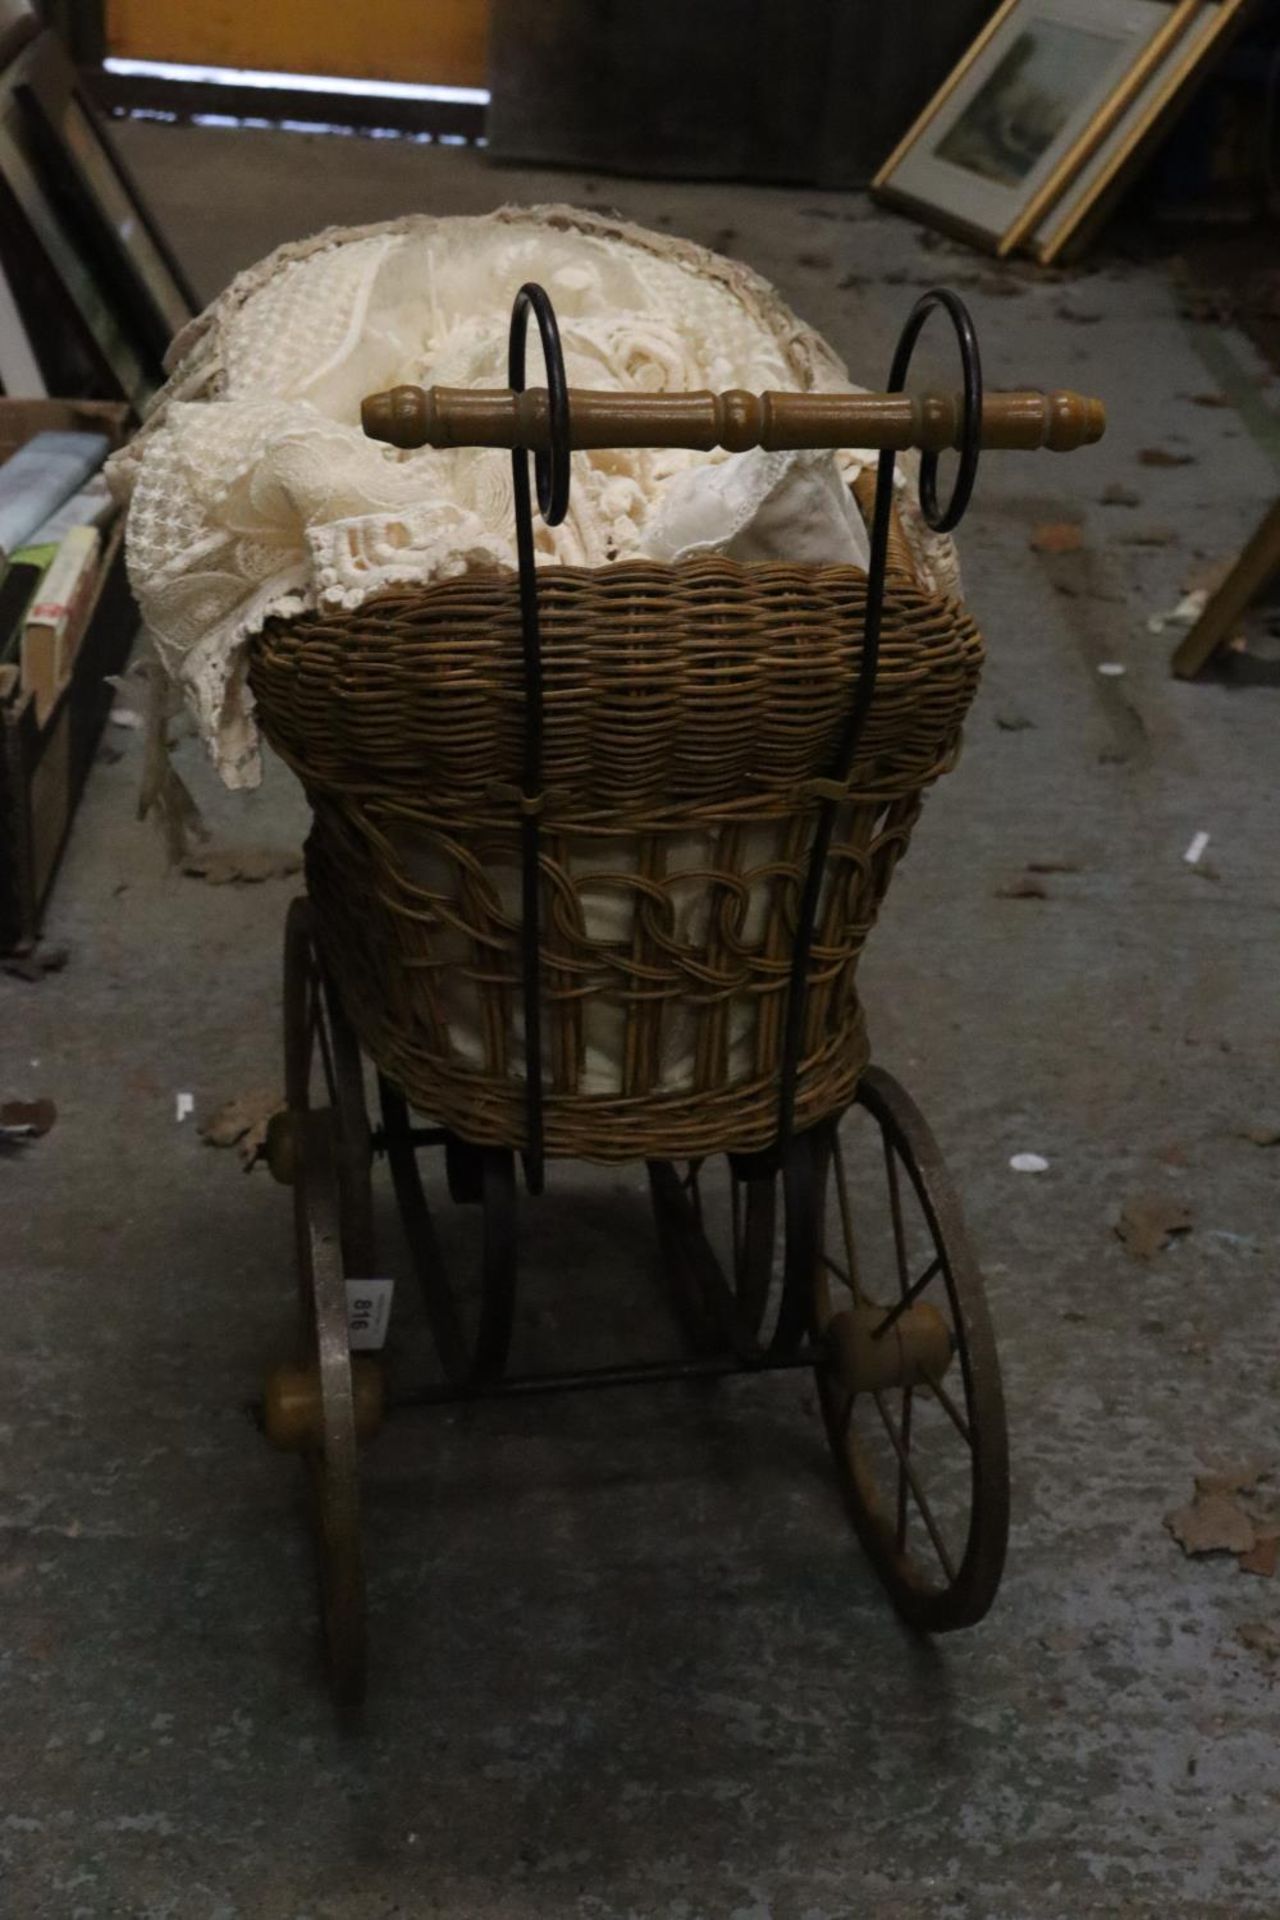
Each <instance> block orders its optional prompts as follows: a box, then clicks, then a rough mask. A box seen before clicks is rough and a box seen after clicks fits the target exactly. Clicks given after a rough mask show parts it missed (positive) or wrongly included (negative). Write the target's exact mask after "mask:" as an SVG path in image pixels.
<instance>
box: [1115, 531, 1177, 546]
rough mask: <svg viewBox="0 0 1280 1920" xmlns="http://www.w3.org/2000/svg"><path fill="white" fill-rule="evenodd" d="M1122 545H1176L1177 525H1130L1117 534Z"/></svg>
mask: <svg viewBox="0 0 1280 1920" xmlns="http://www.w3.org/2000/svg"><path fill="white" fill-rule="evenodd" d="M1117 538H1118V539H1119V542H1120V545H1121V546H1122V547H1176V546H1177V544H1178V530H1177V528H1176V527H1130V528H1129V529H1128V530H1127V531H1126V532H1125V533H1122V534H1119V535H1118V536H1117Z"/></svg>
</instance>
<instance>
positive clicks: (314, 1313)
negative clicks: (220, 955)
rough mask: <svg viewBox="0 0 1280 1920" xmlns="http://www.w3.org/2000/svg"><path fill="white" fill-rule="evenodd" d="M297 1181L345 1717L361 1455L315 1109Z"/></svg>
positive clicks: (328, 1635)
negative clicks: (318, 1405)
mask: <svg viewBox="0 0 1280 1920" xmlns="http://www.w3.org/2000/svg"><path fill="white" fill-rule="evenodd" d="M298 1124H299V1137H300V1142H301V1153H300V1165H299V1168H298V1177H297V1178H296V1180H295V1182H294V1217H295V1224H296V1231H297V1248H298V1271H299V1279H300V1282H301V1285H302V1289H303V1298H304V1301H306V1302H309V1306H310V1311H309V1313H308V1312H307V1311H306V1309H305V1308H304V1312H303V1338H302V1346H303V1353H302V1360H303V1364H304V1365H305V1366H307V1367H308V1368H312V1367H314V1369H315V1371H316V1374H317V1377H318V1379H319V1385H320V1410H321V1441H320V1445H319V1446H318V1447H313V1448H310V1449H309V1450H308V1452H307V1453H306V1455H305V1464H306V1468H307V1478H308V1484H309V1489H310V1495H311V1514H312V1526H313V1534H314V1538H315V1544H316V1552H317V1563H318V1573H319V1581H320V1607H321V1617H322V1620H323V1624H324V1640H325V1654H326V1661H327V1666H328V1672H329V1684H330V1688H331V1690H332V1693H333V1699H334V1705H335V1707H336V1709H337V1711H338V1714H339V1717H340V1718H341V1719H342V1720H344V1721H349V1720H351V1719H352V1718H353V1717H354V1716H355V1715H356V1713H357V1712H358V1710H359V1707H360V1703H361V1701H362V1699H363V1696H364V1682H365V1590H364V1562H363V1555H362V1552H361V1545H360V1460H359V1449H358V1444H357V1439H356V1415H355V1401H354V1397H353V1393H352V1386H351V1350H350V1344H349V1338H348V1330H347V1289H346V1270H345V1266H344V1263H343V1257H342V1236H341V1216H340V1209H339V1199H338V1177H337V1162H336V1157H335V1151H334V1124H333V1118H332V1116H331V1115H330V1114H329V1113H328V1112H326V1111H325V1110H323V1109H316V1110H313V1111H311V1112H308V1113H306V1114H305V1115H302V1116H300V1118H299V1123H298Z"/></svg>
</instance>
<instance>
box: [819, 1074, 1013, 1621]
mask: <svg viewBox="0 0 1280 1920" xmlns="http://www.w3.org/2000/svg"><path fill="white" fill-rule="evenodd" d="M822 1161H823V1164H822V1166H821V1167H820V1168H819V1177H818V1183H817V1185H818V1194H819V1209H820V1213H819V1217H820V1218H824V1219H825V1222H826V1227H827V1233H826V1237H825V1240H824V1242H823V1243H822V1245H821V1246H820V1248H819V1250H818V1254H817V1260H816V1265H815V1282H814V1289H813V1295H814V1321H815V1334H816V1336H817V1339H818V1342H819V1344H820V1346H821V1348H822V1349H823V1358H822V1360H821V1361H820V1362H819V1365H818V1368H817V1379H818V1387H819V1393H820V1397H821V1401H822V1408H823V1414H824V1418H825V1421H826V1427H827V1435H828V1439H829V1441H830V1444H831V1450H832V1453H833V1455H834V1457H835V1462H836V1469H837V1472H838V1474H839V1476H840V1482H841V1486H842V1489H843V1492H844V1495H845V1499H846V1503H847V1505H848V1508H849V1513H850V1517H851V1519H852V1521H853V1525H854V1527H855V1529H856V1531H857V1533H858V1537H859V1539H860V1540H861V1542H862V1545H863V1546H864V1548H865V1549H866V1551H867V1553H868V1554H869V1556H870V1558H871V1560H872V1562H873V1564H874V1566H875V1568H876V1571H877V1573H878V1574H879V1576H880V1578H881V1580H882V1581H883V1582H884V1584H885V1586H886V1588H887V1589H888V1591H889V1594H890V1596H891V1598H892V1599H893V1602H894V1605H895V1606H896V1607H897V1609H898V1611H899V1613H900V1614H901V1615H902V1616H903V1618H904V1619H906V1620H907V1621H908V1622H909V1623H910V1624H911V1625H912V1626H914V1627H916V1628H919V1629H921V1630H923V1631H927V1632H932V1633H944V1632H948V1631H950V1630H951V1629H953V1628H957V1627H966V1626H972V1625H973V1624H974V1623H975V1622H976V1621H978V1620H980V1619H981V1618H982V1617H983V1615H984V1614H985V1613H986V1612H987V1610H988V1608H989V1607H990V1605H991V1603H992V1601H993V1599H994V1598H995V1594H996V1589H997V1587H998V1586H999V1583H1000V1575H1001V1572H1002V1570H1003V1567H1004V1558H1005V1546H1006V1541H1007V1538H1008V1528H1009V1474H1008V1447H1007V1434H1006V1427H1005V1413H1004V1397H1003V1393H1002V1390H1001V1385H1000V1369H999V1363H998V1360H997V1358H996V1350H995V1344H994V1341H993V1338H992V1333H991V1325H990V1321H989V1319H988V1315H987V1308H986V1301H985V1297H984V1292H983V1285H982V1277H981V1275H980V1273H979V1271H978V1268H977V1265H976V1263H975V1261H974V1257H973V1254H972V1252H971V1250H970V1246H969V1241H968V1237H967V1234H966V1232H965V1227H964V1221H963V1217H962V1215H961V1210H960V1204H959V1200H958V1198H957V1196H956V1192H955V1189H954V1187H953V1186H952V1184H951V1181H950V1178H949V1176H948V1174H947V1172H946V1169H945V1167H944V1164H943V1161H942V1156H941V1154H940V1152H939V1150H938V1146H937V1143H936V1142H935V1140H934V1138H933V1135H932V1134H931V1133H930V1131H929V1129H928V1127H927V1126H926V1124H925V1121H924V1119H923V1117H922V1116H921V1114H920V1112H919V1110H918V1109H917V1107H916V1106H915V1105H914V1103H913V1102H912V1101H911V1100H910V1099H909V1098H908V1096H907V1095H906V1093H904V1091H903V1089H902V1088H901V1087H900V1086H899V1085H898V1083H897V1081H896V1080H894V1079H892V1078H891V1076H890V1075H889V1074H887V1073H883V1072H881V1071H880V1070H879V1069H877V1068H869V1069H868V1070H867V1072H866V1073H865V1074H864V1075H863V1077H862V1081H861V1083H860V1086H859V1089H858V1096H857V1102H856V1105H855V1107H854V1108H853V1110H852V1111H851V1113H850V1114H849V1115H848V1117H847V1118H846V1120H845V1122H844V1123H843V1125H842V1127H841V1128H840V1130H839V1132H837V1131H836V1130H835V1129H834V1128H833V1129H830V1130H829V1131H828V1133H827V1136H826V1142H825V1148H824V1151H823V1154H822Z"/></svg>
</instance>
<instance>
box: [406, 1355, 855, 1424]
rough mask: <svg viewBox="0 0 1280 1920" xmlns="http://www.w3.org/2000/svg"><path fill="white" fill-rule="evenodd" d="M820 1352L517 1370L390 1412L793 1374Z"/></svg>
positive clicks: (415, 1393)
mask: <svg viewBox="0 0 1280 1920" xmlns="http://www.w3.org/2000/svg"><path fill="white" fill-rule="evenodd" d="M819 1357H820V1356H819V1354H818V1352H817V1349H816V1348H811V1347H804V1348H801V1349H799V1350H798V1351H794V1350H793V1351H792V1352H790V1353H785V1354H774V1353H762V1354H761V1355H760V1358H759V1359H758V1360H754V1359H753V1360H742V1359H740V1358H739V1357H738V1356H736V1355H733V1354H726V1355H723V1356H721V1355H717V1356H715V1357H714V1358H710V1359H699V1360H641V1361H637V1362H635V1363H633V1364H632V1365H630V1366H616V1367H584V1368H580V1369H578V1370H576V1371H571V1372H568V1373H526V1374H513V1375H511V1376H510V1377H509V1378H508V1379H506V1380H490V1381H485V1382H479V1383H477V1384H476V1385H475V1386H473V1387H455V1386H450V1385H449V1384H448V1383H447V1382H443V1381H442V1382H441V1383H440V1384H439V1385H438V1386H437V1385H432V1386H426V1387H414V1388H410V1389H409V1390H408V1391H406V1392H404V1393H393V1394H389V1395H388V1396H387V1411H388V1413H397V1412H400V1411H402V1410H405V1409H408V1408H412V1407H454V1406H459V1405H462V1404H464V1403H465V1402H467V1401H471V1400H512V1399H527V1398H533V1397H535V1396H539V1395H542V1394H555V1393H584V1392H586V1391H588V1390H589V1389H592V1388H595V1387H648V1386H655V1385H662V1384H663V1383H667V1382H669V1383H672V1384H682V1383H689V1382H694V1381H699V1380H730V1379H735V1378H738V1377H740V1376H742V1375H744V1374H756V1373H793V1372H795V1371H796V1370H797V1369H800V1368H809V1369H812V1368H813V1367H814V1366H816V1364H817V1362H818V1359H819Z"/></svg>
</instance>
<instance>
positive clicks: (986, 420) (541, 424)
mask: <svg viewBox="0 0 1280 1920" xmlns="http://www.w3.org/2000/svg"><path fill="white" fill-rule="evenodd" d="M360 419H361V423H362V424H363V427H364V430H365V432H366V433H367V434H368V435H369V437H370V439H371V440H386V441H388V442H389V443H390V444H391V445H392V446H393V447H528V448H529V449H531V450H532V451H535V452H541V451H544V450H545V449H546V448H547V446H548V443H549V428H548V418H547V394H546V389H545V387H530V388H529V389H528V390H527V391H526V392H524V393H512V392H511V391H510V390H509V389H507V388H493V387H425V388H424V387H392V388H391V390H390V392H388V393H374V394H370V396H369V398H368V399H367V400H365V401H364V403H363V404H362V406H361V408H360ZM963 419H964V401H963V398H962V397H961V396H960V395H959V394H944V393H925V394H905V393H760V394H755V393H743V392H740V391H734V392H729V393H588V392H571V393H570V395H569V444H570V446H571V447H582V448H585V447H697V448H699V449H701V450H702V451H704V452H707V451H709V450H710V449H711V448H712V447H726V448H728V450H729V451H730V452H732V453H740V452H742V451H743V450H744V449H745V448H747V447H765V448H770V449H772V448H783V447H787V448H790V447H879V448H885V447H893V448H899V449H900V448H905V447H918V448H920V449H922V450H923V451H926V452H933V453H942V452H944V451H945V450H946V449H947V448H949V447H957V446H958V445H959V444H960V440H961V430H962V423H963ZM1106 423H1107V417H1106V412H1105V409H1104V408H1103V405H1102V402H1101V401H1100V400H1087V399H1085V398H1083V396H1081V395H1080V394H1078V393H989V394H987V396H986V398H985V400H984V402H983V407H982V445H983V446H984V447H993V448H997V447H999V448H1019V447H1021V448H1034V447H1050V448H1052V449H1053V450H1054V452H1056V453H1072V452H1074V451H1075V449H1076V448H1077V447H1087V446H1092V445H1093V444H1094V442H1095V441H1098V440H1101V438H1102V436H1103V433H1104V432H1105V430H1106Z"/></svg>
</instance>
